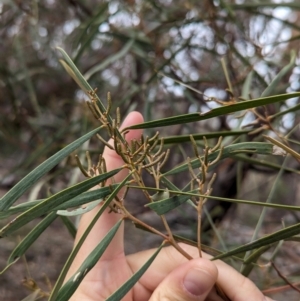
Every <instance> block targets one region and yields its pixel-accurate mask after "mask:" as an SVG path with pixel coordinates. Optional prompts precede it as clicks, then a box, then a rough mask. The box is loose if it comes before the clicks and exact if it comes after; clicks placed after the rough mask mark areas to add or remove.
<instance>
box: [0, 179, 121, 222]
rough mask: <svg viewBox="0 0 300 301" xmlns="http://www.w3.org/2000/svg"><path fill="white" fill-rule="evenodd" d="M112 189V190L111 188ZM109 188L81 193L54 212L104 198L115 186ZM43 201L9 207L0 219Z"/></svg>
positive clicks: (0, 213)
mask: <svg viewBox="0 0 300 301" xmlns="http://www.w3.org/2000/svg"><path fill="white" fill-rule="evenodd" d="M111 187H112V188H111ZM111 187H107V186H105V187H103V188H99V189H94V190H91V191H87V192H83V193H82V194H80V195H78V196H76V197H75V198H73V199H71V200H69V201H66V202H64V203H63V204H59V205H58V206H57V207H56V208H55V209H54V210H66V209H69V208H72V207H78V206H81V205H84V204H87V203H89V202H92V201H94V200H98V199H101V198H104V197H106V196H107V195H109V194H110V193H111V189H115V187H116V184H113V185H111ZM43 201H45V199H40V200H34V201H29V202H25V203H21V204H18V205H16V206H13V207H10V208H9V209H8V210H7V211H3V212H0V219H4V218H7V217H9V216H11V215H13V214H16V213H19V212H24V211H26V210H29V209H30V208H32V207H34V206H35V205H37V204H39V203H41V202H43Z"/></svg>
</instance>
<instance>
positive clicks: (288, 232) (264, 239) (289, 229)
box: [213, 223, 300, 260]
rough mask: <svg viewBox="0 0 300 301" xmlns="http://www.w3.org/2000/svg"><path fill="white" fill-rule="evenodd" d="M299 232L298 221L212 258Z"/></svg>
mask: <svg viewBox="0 0 300 301" xmlns="http://www.w3.org/2000/svg"><path fill="white" fill-rule="evenodd" d="M299 233H300V223H299V224H296V225H293V226H289V227H286V228H284V229H282V230H279V231H276V232H274V233H272V234H270V235H266V236H264V237H262V238H259V239H257V240H255V241H253V242H251V243H248V244H245V245H243V246H241V247H238V248H235V249H233V250H231V251H229V252H226V253H223V254H221V255H218V256H215V257H214V258H213V260H217V259H224V258H228V257H229V256H232V255H236V254H239V253H244V252H246V251H250V250H254V249H257V248H260V247H263V246H267V245H269V244H272V243H274V242H278V241H280V240H283V239H286V238H290V237H292V236H295V235H297V234H299Z"/></svg>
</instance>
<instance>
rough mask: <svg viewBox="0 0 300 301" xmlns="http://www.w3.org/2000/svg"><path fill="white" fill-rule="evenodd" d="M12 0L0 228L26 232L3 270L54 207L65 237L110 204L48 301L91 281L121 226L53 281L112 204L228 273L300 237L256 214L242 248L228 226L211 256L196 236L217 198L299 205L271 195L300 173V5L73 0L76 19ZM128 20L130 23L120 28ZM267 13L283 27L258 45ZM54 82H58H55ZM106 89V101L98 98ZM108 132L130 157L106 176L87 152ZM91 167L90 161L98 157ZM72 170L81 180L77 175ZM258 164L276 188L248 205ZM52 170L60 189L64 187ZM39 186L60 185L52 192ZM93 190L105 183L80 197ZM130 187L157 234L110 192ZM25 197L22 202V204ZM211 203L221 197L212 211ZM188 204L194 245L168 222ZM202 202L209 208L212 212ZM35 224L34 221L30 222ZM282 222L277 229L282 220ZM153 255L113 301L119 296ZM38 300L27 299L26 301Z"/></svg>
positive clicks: (56, 7) (1, 125)
mask: <svg viewBox="0 0 300 301" xmlns="http://www.w3.org/2000/svg"><path fill="white" fill-rule="evenodd" d="M92 2H93V1H91V3H92ZM16 3H17V2H16ZM16 3H15V2H13V1H7V2H6V3H5V4H2V6H1V9H2V10H3V22H4V23H6V26H4V27H3V32H4V33H0V35H1V34H5V37H6V39H7V40H6V41H7V43H5V45H4V46H3V51H2V53H3V55H2V58H1V59H0V61H1V60H4V59H5V60H7V62H9V63H8V64H6V63H5V62H4V61H2V64H0V65H1V66H2V67H1V68H0V84H1V86H2V87H3V91H4V92H3V94H0V109H1V112H4V113H2V118H1V119H0V143H1V146H3V147H2V149H1V152H2V153H3V154H2V156H3V157H4V156H5V157H8V158H13V160H11V161H12V162H13V163H12V166H10V168H7V169H5V173H4V176H3V180H2V182H1V183H5V181H7V179H9V177H8V176H9V175H11V174H14V175H16V178H14V180H13V184H14V185H13V187H12V188H11V189H10V190H9V191H8V192H7V193H6V194H5V195H4V196H3V197H2V198H1V200H0V219H1V220H2V221H3V222H2V223H1V227H2V229H1V230H0V235H1V237H3V236H7V235H9V236H11V235H16V234H17V233H19V232H18V231H19V230H20V228H24V227H27V228H26V231H27V229H31V228H32V229H31V230H30V231H28V234H27V235H25V237H24V238H23V239H22V240H21V242H19V244H18V245H17V246H16V247H15V248H14V250H12V253H11V255H10V256H9V259H8V262H7V266H6V267H4V270H6V269H7V268H8V267H10V266H11V265H12V264H14V263H15V262H16V259H18V258H19V257H20V256H23V254H24V253H25V252H26V251H27V250H28V248H30V246H31V245H32V244H33V243H34V242H35V241H36V239H38V237H39V236H40V235H42V233H43V232H44V231H45V230H46V229H47V228H48V227H49V226H50V224H51V223H52V222H53V221H54V220H55V219H56V217H57V216H59V215H60V216H61V217H62V220H63V221H64V225H65V226H66V227H67V228H68V229H69V230H70V231H71V233H72V235H74V234H75V227H74V225H73V220H72V219H70V216H73V215H80V214H83V213H85V212H87V211H89V210H92V208H94V207H95V206H97V205H98V204H99V203H100V202H102V203H103V206H102V207H101V210H100V211H99V213H98V214H97V216H96V217H95V218H94V220H93V221H91V224H90V226H89V228H88V229H87V230H86V232H85V233H84V235H83V236H82V238H81V239H80V241H79V243H78V245H77V246H76V247H75V248H74V250H73V251H72V253H71V255H70V256H69V258H68V260H67V262H66V264H65V266H64V268H63V270H62V272H61V274H60V276H59V278H58V281H57V282H56V285H55V287H54V288H53V290H52V292H51V293H50V300H51V301H52V300H53V301H54V300H57V298H59V299H60V300H64V298H65V300H67V299H68V298H69V297H70V296H71V295H72V293H73V292H74V291H75V290H76V288H77V286H78V285H79V283H80V281H81V280H82V277H84V275H83V273H82V272H83V271H86V269H90V268H92V266H93V265H94V264H95V263H96V262H97V260H98V259H99V258H100V257H101V255H102V253H103V252H104V251H105V249H106V247H107V246H108V245H109V242H110V240H111V239H112V238H113V236H114V234H115V232H116V229H117V227H118V226H119V224H117V225H116V226H115V228H114V229H112V230H111V232H109V233H108V234H107V239H105V240H104V241H103V242H101V243H100V244H99V245H98V246H97V248H96V249H95V250H94V251H93V252H92V254H91V255H90V257H89V258H88V259H87V261H86V262H85V263H84V265H83V266H82V267H81V268H80V270H79V271H78V273H79V272H80V277H78V276H76V275H77V274H78V273H77V274H75V275H74V276H73V279H74V277H75V278H76V281H71V280H70V281H68V282H67V283H66V284H65V285H64V286H63V285H62V284H63V281H64V278H65V276H66V274H67V271H68V269H69V267H70V265H71V264H72V261H73V260H74V258H75V256H76V254H77V252H78V250H79V248H80V246H81V245H82V244H83V242H84V240H85V238H86V237H87V235H88V233H89V232H90V230H91V229H92V226H93V225H94V224H95V223H96V221H97V219H98V218H99V217H100V216H101V214H102V212H103V211H104V209H105V208H107V207H109V208H110V209H111V210H114V211H117V212H119V213H120V217H121V219H124V220H130V221H132V222H134V224H135V225H136V227H137V228H139V229H143V230H145V231H148V232H153V233H154V234H156V235H158V236H160V238H161V240H162V241H164V242H165V244H170V245H173V246H174V247H177V248H178V246H177V242H186V243H189V244H193V245H194V246H196V247H197V248H199V251H200V253H201V250H203V251H206V252H210V253H211V254H212V255H213V256H215V257H214V259H217V258H224V259H225V258H229V257H230V259H231V260H232V261H231V263H232V264H233V266H235V267H236V268H239V267H240V268H241V270H242V272H243V273H244V274H245V275H247V276H248V274H250V272H251V271H252V269H253V268H254V269H255V270H259V264H258V262H260V263H261V264H268V263H269V261H270V260H269V258H273V257H270V256H268V254H267V252H269V251H270V250H273V249H274V247H276V246H277V247H278V248H281V247H282V244H283V242H285V241H288V240H292V239H293V240H296V239H297V238H298V236H296V235H298V234H299V231H300V230H299V223H295V224H294V223H292V224H291V225H290V224H289V225H287V226H286V225H285V224H284V226H283V229H279V230H278V229H275V227H274V228H272V230H271V232H272V233H268V235H266V236H264V235H262V234H261V232H260V231H261V229H262V227H263V223H264V221H265V220H266V214H265V213H264V212H262V213H261V217H260V219H259V221H258V222H256V225H255V226H254V228H255V229H254V231H255V233H256V234H257V235H259V233H260V235H259V236H261V237H255V236H256V235H253V238H252V240H251V241H249V242H247V243H244V242H239V243H236V241H234V239H232V237H230V235H229V237H226V238H225V239H224V241H222V235H223V234H224V233H222V227H220V228H219V229H218V227H217V224H212V225H211V227H212V228H213V229H214V231H215V233H214V234H213V235H214V236H215V237H217V243H215V245H213V246H214V247H217V248H219V249H220V250H215V249H214V248H213V247H212V246H211V245H206V244H210V242H209V243H206V242H205V244H204V243H203V236H204V233H203V231H202V230H203V229H202V225H203V220H205V218H206V217H205V214H204V212H208V211H209V210H208V211H207V210H206V209H207V208H209V209H210V212H208V213H207V215H208V217H207V220H209V221H210V223H213V222H214V221H215V220H218V219H220V216H217V218H213V209H214V207H215V208H217V207H218V206H219V207H220V206H221V207H222V205H223V204H224V203H232V204H238V205H241V204H247V206H261V207H265V208H277V209H280V210H281V212H283V211H293V212H294V211H299V207H298V206H296V202H295V201H294V204H293V205H288V204H286V203H284V202H282V203H279V198H276V193H275V191H277V190H276V189H278V187H279V185H280V183H281V182H282V181H284V180H285V177H287V176H289V177H290V178H292V179H298V178H297V177H298V176H299V158H300V156H299V137H300V134H299V124H298V123H299V108H300V105H299V96H300V92H298V90H299V87H298V88H297V85H296V84H295V83H297V81H299V66H298V65H297V64H298V61H299V57H297V55H298V54H297V53H296V52H295V51H298V49H294V48H295V44H294V42H295V41H296V42H298V39H299V37H300V34H299V31H300V23H299V22H300V17H299V14H298V13H299V9H300V7H299V4H297V3H296V2H295V1H294V2H288V3H273V2H272V1H264V2H255V3H252V1H244V2H243V3H239V4H238V3H235V1H231V2H230V1H227V2H225V1H176V3H175V1H166V3H163V1H161V2H158V1H139V2H137V3H135V1H110V2H108V1H107V2H105V1H104V2H103V3H102V4H97V5H96V6H95V3H92V4H93V5H91V7H93V8H94V6H95V7H96V8H95V10H92V9H91V8H90V7H89V6H88V4H85V2H84V1H72V3H73V4H72V5H73V6H74V7H75V8H73V15H72V14H70V12H69V11H70V10H66V9H65V8H64V6H63V4H61V3H60V2H59V1H58V2H57V1H56V2H55V1H53V3H54V4H49V3H50V2H49V3H48V2H47V1H45V3H39V4H36V5H37V7H36V8H35V9H34V7H30V8H29V12H28V8H27V6H26V5H25V4H24V5H23V4H22V3H21V4H16ZM70 3H71V1H70ZM87 3H88V2H87ZM175 4H176V5H175ZM114 5H115V6H114ZM278 8H281V9H282V8H285V9H287V10H288V11H289V12H290V13H293V14H295V19H296V20H297V21H295V22H291V21H290V20H289V18H285V19H283V18H278V17H277V16H278V12H277V14H276V11H275V9H278ZM48 10H50V12H51V13H52V16H50V15H49V13H48ZM56 14H57V15H56ZM124 15H125V16H127V19H126V18H125V19H126V20H127V21H126V22H127V23H126V22H125V21H123V22H124V24H123V23H122V16H124ZM18 17H20V18H21V17H22V18H21V19H22V25H21V26H20V25H19V26H20V28H19V30H20V34H19V35H17V36H16V39H15V40H13V39H12V38H11V40H8V39H9V37H10V32H12V29H13V27H11V26H12V25H10V23H11V22H12V24H13V25H17V24H19V23H18V22H20V21H17V20H18ZM134 18H136V20H138V22H137V24H135V23H134V21H132V20H135V19H134ZM53 20H56V21H57V22H54V21H53ZM272 22H273V23H272ZM274 22H275V23H276V24H277V26H279V27H280V29H278V32H277V36H276V37H273V36H272V35H270V36H269V40H268V41H267V42H266V41H264V37H265V36H266V35H268V34H269V33H270V29H269V27H272V25H274V24H275V23H274ZM53 24H56V25H55V26H54V25H53ZM72 24H73V25H74V24H75V25H74V26H73V25H72ZM76 24H77V25H76ZM255 24H258V25H257V27H256V26H255ZM71 25H72V26H73V27H74V28H73V30H72V31H71V32H70V33H62V32H63V31H64V30H58V26H60V29H62V28H68V26H71ZM72 26H71V27H72ZM106 28H108V30H106ZM9 29H10V30H11V31H9ZM28 29H29V30H28ZM44 29H45V30H46V31H47V35H46V36H45V35H44V34H43V32H44V31H43V30H44ZM281 30H282V31H283V30H288V31H289V33H290V35H289V36H288V38H284V39H283V38H282V37H281V36H280V31H281ZM67 31H68V30H67V29H65V32H67ZM43 35H44V36H43ZM2 38H3V37H2ZM54 40H60V44H59V45H58V46H59V47H57V45H55V46H56V48H55V49H54V47H49V45H52V46H53V43H51V42H52V41H54ZM28 45H30V46H28ZM270 47H271V48H272V50H270ZM64 49H66V50H64ZM58 57H59V58H58ZM7 58H9V59H7ZM41 58H42V59H41ZM16 59H17V63H18V64H16V62H15V60H16ZM58 61H59V62H60V63H61V65H59V64H57V62H58ZM61 66H62V67H63V68H64V69H65V70H66V71H67V72H64V71H63V70H62V68H61ZM69 77H71V78H73V80H74V81H75V83H76V84H77V86H75V84H74V83H73V82H71V81H70V78H69ZM48 85H52V86H51V89H50V90H51V91H49V88H48ZM295 86H296V87H295ZM79 89H81V90H79ZM107 91H110V94H108V95H107V97H105V96H106V93H107ZM24 95H25V96H24ZM26 95H27V96H28V97H27V96H26ZM78 95H79V96H78ZM82 98H84V99H85V100H86V102H87V106H83V104H82ZM74 99H75V100H74ZM104 99H105V100H104ZM87 108H88V109H89V110H88V109H87ZM134 109H137V110H139V111H141V112H142V113H143V115H144V116H145V119H146V122H144V123H142V124H137V125H134V126H131V127H129V128H127V129H123V130H122V131H121V130H120V122H121V116H123V117H124V116H125V115H126V114H127V113H128V112H130V111H132V110H134ZM5 112H9V114H5ZM99 126H100V127H99ZM130 129H144V136H143V137H142V139H141V140H140V141H133V142H132V143H131V144H128V143H126V141H125V139H124V137H125V136H124V135H125V134H126V131H128V130H130ZM153 129H155V130H157V132H154V130H153ZM96 134H98V136H97V135H96ZM100 134H101V136H100ZM92 137H98V138H99V140H100V141H101V145H100V146H99V145H98V144H97V143H96V142H95V141H94V140H93V139H92V140H90V139H91V138H92ZM108 138H113V140H114V144H113V145H112V146H110V147H112V148H113V149H114V150H115V151H116V152H117V153H118V154H119V155H120V156H121V157H122V158H123V160H124V166H123V167H122V168H120V169H117V170H113V171H107V170H106V166H105V160H104V159H103V158H102V157H101V156H100V158H97V159H95V158H96V156H98V155H99V154H102V152H103V148H104V147H105V146H108V145H107V143H106V142H105V141H106V140H107V139H108ZM95 140H96V139H95ZM71 141H73V142H71ZM12 150H14V151H12ZM86 150H88V151H89V152H87V153H85V151H86ZM75 151H76V152H77V159H75V160H74V152H75ZM84 154H86V156H84ZM283 157H284V158H285V159H286V161H283ZM16 158H18V159H16ZM19 158H21V159H20V160H19ZM22 158H25V159H22ZM93 160H97V162H96V163H95V164H93V163H92V162H93ZM74 162H75V163H74ZM82 162H83V163H82ZM85 162H87V163H85ZM283 162H285V163H283ZM85 165H87V167H86V166H85ZM36 166H37V167H36ZM228 166H233V168H234V170H235V177H233V178H230V177H229V176H228V178H227V177H226V173H227V172H228V174H229V169H227V167H228ZM122 169H127V170H129V175H128V177H127V178H126V179H125V180H124V181H123V182H122V183H113V184H112V185H110V186H105V185H106V183H107V181H108V179H110V178H112V177H113V176H114V175H115V174H117V173H118V172H119V171H120V170H122ZM79 170H80V171H81V173H82V175H83V176H84V177H86V178H87V179H86V180H80V177H79V174H78V173H77V172H78V171H79ZM253 172H254V173H255V175H256V176H258V175H260V174H262V175H263V178H264V181H265V182H264V183H265V184H266V183H267V182H268V181H269V180H270V179H271V181H273V179H272V176H273V175H274V174H276V173H278V178H277V179H276V181H273V182H272V185H271V188H270V192H269V193H268V191H267V190H266V189H264V193H266V194H267V195H269V197H267V202H264V201H262V199H261V198H260V196H259V193H260V192H259V193H257V194H256V195H255V199H254V200H250V199H247V200H246V199H245V198H247V197H245V194H246V192H247V191H248V190H247V187H250V189H251V187H252V186H251V183H249V182H250V181H249V177H248V175H249V174H251V173H253ZM224 173H225V177H224V176H223V174H224ZM70 174H72V175H75V176H74V177H70ZM270 175H271V176H270ZM47 176H49V178H47ZM149 178H150V179H151V180H149ZM61 179H63V181H64V184H65V185H64V186H66V187H65V188H61V185H59V184H60V181H61ZM178 179H184V181H182V182H181V181H178ZM43 181H44V182H43ZM247 181H248V182H247ZM78 182H79V183H78ZM291 182H292V181H291ZM45 183H46V184H45ZM49 183H50V184H49ZM99 183H100V184H99ZM153 183H154V184H153ZM264 183H263V184H262V185H264ZM3 185H4V184H3ZM46 185H50V186H51V188H52V187H53V189H51V192H50V195H49V191H47V192H46V190H47V188H46V187H47V186H46ZM95 185H99V187H98V188H97V189H95V190H91V191H88V190H89V189H91V188H92V187H94V186H95ZM226 186H228V187H229V186H230V187H232V186H233V187H235V188H234V189H233V192H232V190H231V191H230V192H228V191H227V190H226V189H225V188H223V190H221V191H218V188H219V187H226ZM265 186H267V185H265ZM125 188H126V189H127V190H128V191H129V192H130V191H135V192H136V191H137V190H139V191H142V192H143V194H144V201H145V202H147V203H148V204H147V206H146V208H148V210H152V211H153V214H158V215H159V216H160V217H161V219H162V221H163V224H164V226H165V229H163V230H161V229H155V227H154V228H153V227H152V225H147V224H145V223H144V222H142V220H140V219H139V217H138V216H134V215H132V214H131V213H130V208H129V207H127V204H126V202H125V203H124V202H122V200H120V199H118V197H117V194H118V192H119V191H120V190H121V189H125ZM268 188H269V186H268ZM30 189H31V193H30V194H29V190H30ZM53 191H54V192H53ZM52 192H53V193H52ZM46 193H47V195H46V196H45V194H46ZM282 193H283V194H284V193H287V192H286V191H283V192H282ZM284 196H285V194H284ZM21 197H24V198H27V199H28V201H27V202H22V203H20V204H17V205H15V202H17V201H18V200H19V199H20V198H21ZM213 200H215V201H216V200H217V201H219V203H217V205H212V206H211V207H209V206H210V204H214V203H213V202H212V201H213ZM183 204H185V205H186V206H190V207H191V208H192V209H193V212H194V213H195V216H196V218H195V217H194V219H192V218H190V217H187V218H186V219H189V221H188V222H191V224H193V226H194V227H193V229H195V228H196V231H195V230H191V232H192V231H194V232H196V233H194V236H193V240H192V241H190V240H189V239H188V238H187V237H182V236H178V235H176V233H175V232H174V231H173V229H172V226H171V225H169V224H168V222H167V217H166V216H165V214H172V213H174V212H176V210H180V209H181V208H182V207H181V206H182V205H183ZM203 206H207V207H205V210H203ZM149 208H150V209H149ZM250 208H252V207H250ZM249 211H251V210H249ZM210 214H211V215H212V216H210ZM15 215H16V216H15ZM40 217H42V220H41V221H40V222H39V223H38V224H37V225H36V226H35V227H32V225H31V224H30V223H31V222H32V221H33V220H36V219H37V218H40ZM7 219H9V220H7ZM195 225H196V226H195ZM276 225H277V226H279V227H282V225H281V223H280V221H278V222H277V224H276ZM191 228H192V227H191ZM241 231H242V230H241ZM211 243H212V244H213V240H212V241H211ZM224 245H225V246H226V245H227V247H228V249H226V248H225V247H224ZM159 250H160V249H158V250H157V253H155V254H154V255H153V257H152V258H151V259H149V261H148V262H147V263H146V264H145V266H144V267H142V268H141V270H140V271H139V272H137V273H136V274H135V275H133V277H132V278H131V279H129V280H128V282H127V283H125V284H124V286H123V287H121V288H120V290H118V291H117V292H115V293H114V294H113V295H112V296H111V297H110V298H109V299H108V300H116V299H118V300H120V299H122V296H124V295H125V294H126V293H127V292H128V290H129V289H130V288H131V287H132V286H133V285H134V284H135V283H136V282H137V281H138V279H139V278H140V277H141V276H142V274H143V273H144V272H145V271H146V269H147V268H148V267H149V265H150V264H151V262H152V260H154V258H155V256H156V255H157V254H158V252H159ZM179 251H181V252H182V254H183V255H185V256H187V255H186V254H185V253H184V252H183V250H180V249H179ZM274 252H275V251H274ZM241 254H242V255H243V256H241ZM276 254H277V253H276ZM234 255H239V256H240V257H235V256H234ZM274 256H275V255H274ZM187 257H188V256H187ZM241 263H242V264H241ZM240 265H241V266H240ZM77 280H78V281H77ZM278 283H279V282H278ZM280 284H281V283H280ZM280 284H279V285H280ZM38 295H39V293H34V294H33V295H32V296H31V297H32V300H34V299H35V298H37V297H38ZM31 297H30V296H29V297H28V298H30V299H31Z"/></svg>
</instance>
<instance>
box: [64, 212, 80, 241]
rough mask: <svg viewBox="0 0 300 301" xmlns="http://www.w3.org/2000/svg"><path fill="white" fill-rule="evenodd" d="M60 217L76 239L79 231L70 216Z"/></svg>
mask: <svg viewBox="0 0 300 301" xmlns="http://www.w3.org/2000/svg"><path fill="white" fill-rule="evenodd" d="M60 219H61V220H62V221H63V223H64V225H65V226H66V228H67V229H68V231H69V233H70V234H71V236H72V237H73V238H74V239H75V237H76V233H77V229H76V227H75V225H74V223H73V222H72V221H70V219H69V218H68V217H66V216H60Z"/></svg>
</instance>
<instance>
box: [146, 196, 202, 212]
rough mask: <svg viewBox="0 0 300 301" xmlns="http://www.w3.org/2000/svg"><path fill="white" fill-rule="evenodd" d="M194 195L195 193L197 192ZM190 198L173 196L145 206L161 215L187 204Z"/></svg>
mask: <svg viewBox="0 0 300 301" xmlns="http://www.w3.org/2000/svg"><path fill="white" fill-rule="evenodd" d="M194 193H197V190H195V191H194ZM190 198H191V195H174V196H172V197H171V198H167V199H164V200H161V201H157V202H153V203H149V204H147V205H146V206H147V207H149V208H151V209H152V210H154V211H155V212H156V213H157V214H158V215H163V214H166V213H168V212H169V211H171V210H173V209H175V208H177V207H179V206H180V205H181V204H183V203H185V202H187V201H188V200H189V199H190Z"/></svg>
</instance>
